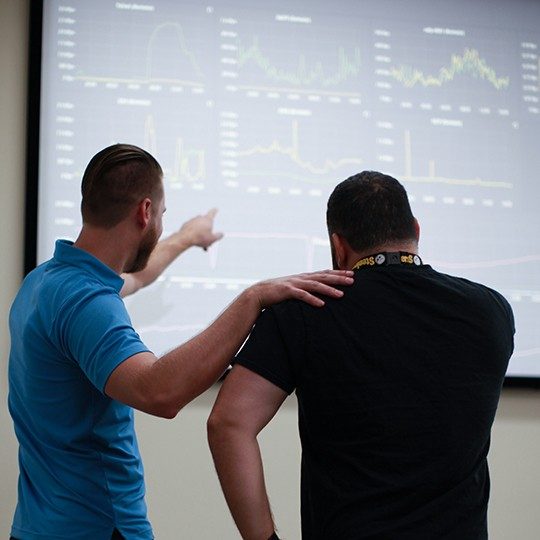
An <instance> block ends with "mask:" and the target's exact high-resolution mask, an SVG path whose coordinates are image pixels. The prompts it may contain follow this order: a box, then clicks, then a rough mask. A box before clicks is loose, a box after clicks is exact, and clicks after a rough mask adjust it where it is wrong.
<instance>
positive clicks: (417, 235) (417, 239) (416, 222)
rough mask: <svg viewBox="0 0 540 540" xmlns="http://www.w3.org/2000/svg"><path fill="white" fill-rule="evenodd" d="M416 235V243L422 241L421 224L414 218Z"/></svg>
mask: <svg viewBox="0 0 540 540" xmlns="http://www.w3.org/2000/svg"><path fill="white" fill-rule="evenodd" d="M414 234H415V236H416V242H417V243H418V241H419V240H420V223H418V220H417V219H416V218H414Z"/></svg>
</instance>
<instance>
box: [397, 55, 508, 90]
mask: <svg viewBox="0 0 540 540" xmlns="http://www.w3.org/2000/svg"><path fill="white" fill-rule="evenodd" d="M390 73H391V76H392V77H393V78H394V79H395V80H396V81H398V82H400V83H401V84H402V85H403V86H405V87H407V88H412V87H414V86H417V85H418V86H423V87H430V86H434V87H440V86H443V85H444V84H446V83H449V82H451V81H453V80H454V79H455V78H456V77H457V76H461V75H468V76H471V77H473V78H476V79H482V80H484V81H486V82H487V83H489V84H490V85H491V86H493V88H495V89H496V90H504V89H506V88H508V86H509V85H510V78H509V77H500V76H499V75H497V73H496V71H495V70H494V69H493V68H492V67H490V66H489V64H488V63H487V62H486V60H485V59H484V58H482V57H481V56H480V53H479V52H478V51H477V50H476V49H468V48H467V49H465V50H464V52H463V54H461V55H458V54H453V55H452V56H451V58H450V64H449V65H448V66H444V67H441V68H440V69H439V72H438V73H437V74H435V75H434V74H426V73H424V72H423V71H421V70H419V69H416V68H414V67H411V66H407V65H400V66H399V67H393V68H392V69H391V70H390Z"/></svg>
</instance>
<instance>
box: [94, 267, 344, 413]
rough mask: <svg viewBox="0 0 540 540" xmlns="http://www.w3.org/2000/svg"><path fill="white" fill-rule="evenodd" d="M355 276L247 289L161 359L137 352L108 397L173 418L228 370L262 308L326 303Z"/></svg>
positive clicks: (305, 277)
mask: <svg viewBox="0 0 540 540" xmlns="http://www.w3.org/2000/svg"><path fill="white" fill-rule="evenodd" d="M352 275H353V272H350V271H337V270H327V271H325V272H314V273H312V274H300V275H297V276H289V277H285V278H278V279H274V280H269V281H262V282H260V283H256V284H255V285H252V286H251V287H249V288H248V289H246V290H245V291H244V292H243V293H242V294H240V296H238V298H237V299H236V300H235V301H234V302H233V303H232V304H231V305H230V306H229V307H228V308H227V309H226V310H225V311H224V312H223V313H222V314H221V315H220V316H219V317H218V318H217V319H216V320H215V321H214V322H213V323H212V324H211V325H210V326H209V327H208V328H207V329H206V330H203V331H202V332H201V333H200V334H198V335H197V336H195V337H194V338H192V339H190V340H189V341H188V342H186V343H184V344H183V345H180V346H179V347H177V348H176V349H173V350H172V351H170V352H169V353H167V354H165V355H164V356H162V357H161V358H159V359H158V358H156V356H155V355H153V354H152V353H149V352H144V353H138V354H135V355H134V356H132V357H131V358H128V359H127V360H125V361H124V362H122V363H121V364H120V365H119V366H118V367H117V368H116V369H115V370H114V371H113V372H112V374H111V375H110V377H109V379H108V381H107V384H106V386H105V393H106V394H107V395H108V396H109V397H111V398H113V399H116V400H118V401H121V402H122V403H125V404H126V405H130V406H132V407H135V408H136V409H139V410H141V411H144V412H147V413H150V414H154V415H156V416H163V417H166V418H173V417H174V416H176V414H178V412H179V411H180V409H182V407H184V406H185V405H186V404H187V403H189V402H190V401H191V400H193V399H194V398H195V397H197V396H198V395H199V394H201V393H202V392H204V391H205V390H206V389H207V388H209V387H210V386H211V385H212V384H213V383H214V382H215V381H216V380H217V379H218V378H219V377H220V375H221V374H222V373H223V372H224V371H225V369H226V368H227V366H228V365H229V363H230V361H231V358H232V357H233V356H234V354H235V353H236V352H237V351H238V349H239V348H240V346H241V345H242V343H243V342H244V340H245V339H246V337H247V336H248V334H249V332H250V331H251V328H252V326H253V324H254V323H255V320H256V319H257V317H258V316H259V314H260V312H261V310H262V309H263V308H265V307H267V306H269V305H272V304H276V303H278V302H281V301H283V300H287V299H289V298H296V299H298V300H302V301H305V302H307V303H309V304H311V305H313V306H318V307H320V306H322V305H324V302H323V300H321V299H320V298H319V297H318V296H315V295H326V296H332V297H334V298H336V297H341V296H342V295H343V292H342V291H340V290H338V289H335V288H334V287H333V285H350V284H351V283H352V282H353V278H352Z"/></svg>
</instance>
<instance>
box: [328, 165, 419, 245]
mask: <svg viewBox="0 0 540 540" xmlns="http://www.w3.org/2000/svg"><path fill="white" fill-rule="evenodd" d="M326 222H327V225H328V232H329V233H330V235H331V234H333V233H337V234H339V235H340V236H342V237H343V238H345V239H346V240H347V242H348V243H349V245H350V247H351V248H352V249H353V250H355V251H356V252H358V253H360V252H365V251H367V250H369V249H371V248H378V247H381V246H384V245H386V244H390V243H395V242H400V241H410V240H415V239H416V230H415V219H414V216H413V215H412V212H411V207H410V205H409V199H408V197H407V192H406V191H405V188H404V187H403V186H402V185H401V184H400V183H399V182H398V181H397V180H396V179H395V178H392V177H391V176H388V175H386V174H382V173H379V172H375V171H364V172H361V173H359V174H356V175H354V176H351V177H350V178H347V180H344V181H343V182H341V183H340V184H338V185H337V186H336V188H335V189H334V191H333V192H332V194H331V195H330V198H329V199H328V206H327V210H326Z"/></svg>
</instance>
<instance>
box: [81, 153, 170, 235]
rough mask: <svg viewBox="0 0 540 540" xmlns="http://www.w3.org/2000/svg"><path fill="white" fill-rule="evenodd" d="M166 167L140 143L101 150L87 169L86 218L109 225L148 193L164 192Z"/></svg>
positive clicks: (84, 189)
mask: <svg viewBox="0 0 540 540" xmlns="http://www.w3.org/2000/svg"><path fill="white" fill-rule="evenodd" d="M162 176H163V171H162V169H161V167H160V165H159V163H158V162H157V161H156V159H155V158H154V157H153V156H152V155H151V154H149V153H148V152H146V151H145V150H143V149H142V148H139V147H137V146H133V145H130V144H114V145H112V146H109V147H107V148H105V149H103V150H101V151H100V152H98V153H97V154H96V155H95V156H94V157H93V158H92V159H91V160H90V163H89V164H88V166H87V167H86V170H85V171H84V175H83V179H82V185H81V191H82V203H81V213H82V217H83V222H84V223H87V224H90V225H93V226H96V227H102V228H105V229H109V228H111V227H114V226H115V225H117V224H118V223H120V222H121V221H122V220H123V219H125V218H126V217H127V215H128V214H129V212H130V210H131V209H132V208H133V207H134V206H135V205H136V204H137V203H139V202H140V201H142V200H143V199H145V198H146V197H148V198H150V199H152V200H155V199H157V198H159V197H161V196H163V186H162Z"/></svg>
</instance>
